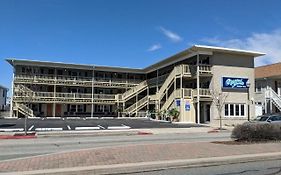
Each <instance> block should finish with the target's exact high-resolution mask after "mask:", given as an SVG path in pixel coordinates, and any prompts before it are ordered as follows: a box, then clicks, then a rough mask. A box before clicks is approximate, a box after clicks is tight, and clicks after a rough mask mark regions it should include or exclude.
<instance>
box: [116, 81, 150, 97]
mask: <svg viewBox="0 0 281 175" xmlns="http://www.w3.org/2000/svg"><path fill="white" fill-rule="evenodd" d="M147 87H148V85H147V81H146V80H145V81H142V82H141V83H140V84H139V85H137V86H135V87H133V88H131V89H129V90H128V91H126V92H124V93H123V94H122V95H121V96H118V95H117V96H118V97H117V98H119V100H121V101H124V102H125V101H127V100H129V99H130V98H131V97H133V96H135V95H137V94H138V93H139V92H141V91H142V90H144V89H146V88H147Z"/></svg>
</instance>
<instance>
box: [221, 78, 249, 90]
mask: <svg viewBox="0 0 281 175" xmlns="http://www.w3.org/2000/svg"><path fill="white" fill-rule="evenodd" d="M222 87H223V88H231V89H241V88H248V87H249V79H248V78H235V77H222Z"/></svg>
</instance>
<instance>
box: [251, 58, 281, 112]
mask: <svg viewBox="0 0 281 175" xmlns="http://www.w3.org/2000/svg"><path fill="white" fill-rule="evenodd" d="M255 78H256V85H255V87H256V90H255V92H256V94H255V103H256V116H258V115H262V114H272V113H280V112H281V62H280V63H275V64H270V65H265V66H260V67H256V68H255Z"/></svg>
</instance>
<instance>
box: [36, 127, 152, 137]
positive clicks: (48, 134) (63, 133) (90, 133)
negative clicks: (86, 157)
mask: <svg viewBox="0 0 281 175" xmlns="http://www.w3.org/2000/svg"><path fill="white" fill-rule="evenodd" d="M143 133H149V134H153V132H152V131H151V130H146V129H143V130H139V129H136V130H135V129H128V130H124V129H122V130H101V131H100V130H98V131H97V130H92V131H86V130H85V131H60V132H55V131H53V132H37V137H38V138H42V137H75V136H77V137H81V136H118V135H143Z"/></svg>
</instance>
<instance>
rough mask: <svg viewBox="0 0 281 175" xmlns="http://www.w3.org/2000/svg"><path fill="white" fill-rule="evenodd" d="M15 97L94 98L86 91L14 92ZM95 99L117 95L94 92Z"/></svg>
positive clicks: (110, 97)
mask: <svg viewBox="0 0 281 175" xmlns="http://www.w3.org/2000/svg"><path fill="white" fill-rule="evenodd" d="M14 96H15V97H24V98H26V99H28V98H29V99H32V98H66V99H67V98H69V99H92V94H84V93H54V92H14ZM93 98H94V99H103V100H115V95H111V94H93Z"/></svg>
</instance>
